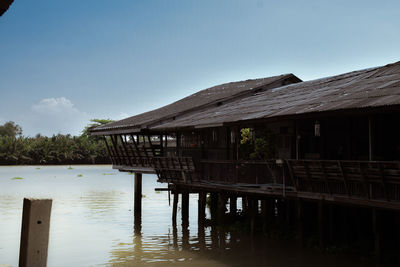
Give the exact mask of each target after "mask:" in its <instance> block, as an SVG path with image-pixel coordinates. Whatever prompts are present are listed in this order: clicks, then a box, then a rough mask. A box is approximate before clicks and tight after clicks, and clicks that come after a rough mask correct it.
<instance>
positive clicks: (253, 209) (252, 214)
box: [248, 199, 258, 238]
mask: <svg viewBox="0 0 400 267" xmlns="http://www.w3.org/2000/svg"><path fill="white" fill-rule="evenodd" d="M257 204H258V200H257V199H248V205H249V218H250V236H251V237H252V238H253V237H254V232H255V221H256V216H257V210H258V205H257Z"/></svg>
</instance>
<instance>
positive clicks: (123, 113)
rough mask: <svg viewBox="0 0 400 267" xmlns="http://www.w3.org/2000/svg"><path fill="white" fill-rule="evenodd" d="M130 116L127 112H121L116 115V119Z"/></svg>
mask: <svg viewBox="0 0 400 267" xmlns="http://www.w3.org/2000/svg"><path fill="white" fill-rule="evenodd" d="M128 117H130V116H129V115H128V114H127V113H125V112H121V113H120V114H119V115H118V116H115V118H114V120H116V121H118V120H122V119H126V118H128Z"/></svg>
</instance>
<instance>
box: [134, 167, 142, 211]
mask: <svg viewBox="0 0 400 267" xmlns="http://www.w3.org/2000/svg"><path fill="white" fill-rule="evenodd" d="M134 205H135V206H134V211H135V215H141V214H142V174H141V173H137V172H135V193H134Z"/></svg>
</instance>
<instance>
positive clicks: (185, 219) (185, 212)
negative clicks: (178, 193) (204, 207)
mask: <svg viewBox="0 0 400 267" xmlns="http://www.w3.org/2000/svg"><path fill="white" fill-rule="evenodd" d="M188 226H189V193H188V192H182V227H183V228H185V229H186V228H187V227H188Z"/></svg>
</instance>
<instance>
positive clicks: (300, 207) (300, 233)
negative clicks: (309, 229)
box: [296, 199, 304, 245]
mask: <svg viewBox="0 0 400 267" xmlns="http://www.w3.org/2000/svg"><path fill="white" fill-rule="evenodd" d="M296 209H297V212H296V217H297V218H296V219H297V225H296V226H297V234H298V237H299V241H300V244H301V245H303V244H304V222H303V218H304V217H303V202H302V200H301V199H297V200H296Z"/></svg>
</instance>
